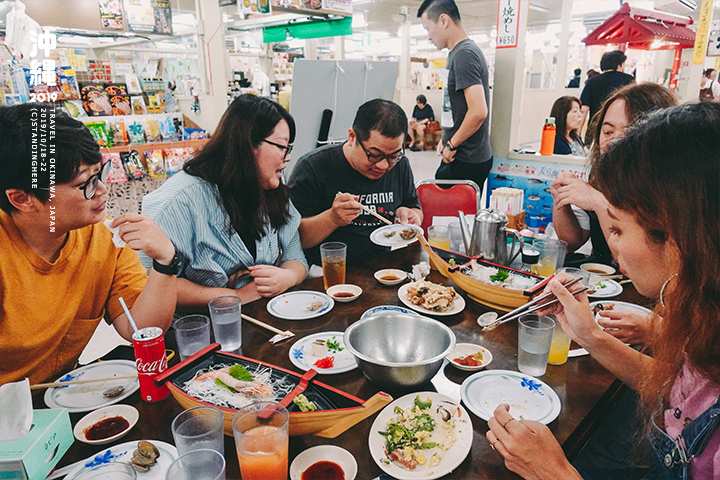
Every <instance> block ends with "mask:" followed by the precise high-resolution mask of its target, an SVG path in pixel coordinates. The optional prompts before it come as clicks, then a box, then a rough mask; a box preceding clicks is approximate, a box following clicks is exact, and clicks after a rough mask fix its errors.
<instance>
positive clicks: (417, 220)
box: [395, 207, 422, 226]
mask: <svg viewBox="0 0 720 480" xmlns="http://www.w3.org/2000/svg"><path fill="white" fill-rule="evenodd" d="M395 223H401V224H403V225H406V224H408V223H409V224H411V225H418V226H419V225H421V224H422V217H420V215H419V214H418V212H417V211H416V210H415V209H412V208H408V207H400V208H398V209H397V210H396V211H395Z"/></svg>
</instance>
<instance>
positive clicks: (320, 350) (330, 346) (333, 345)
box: [310, 335, 345, 357]
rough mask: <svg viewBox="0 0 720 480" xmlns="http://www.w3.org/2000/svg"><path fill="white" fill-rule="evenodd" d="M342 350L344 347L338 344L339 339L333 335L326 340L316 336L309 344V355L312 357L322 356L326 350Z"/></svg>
mask: <svg viewBox="0 0 720 480" xmlns="http://www.w3.org/2000/svg"><path fill="white" fill-rule="evenodd" d="M343 350H345V347H343V346H341V345H340V341H339V340H336V338H335V335H333V336H332V337H331V338H328V339H326V340H323V339H322V338H318V339H316V340H315V341H314V342H313V343H311V344H310V355H312V356H313V357H322V356H324V355H326V354H327V353H328V352H330V353H335V352H342V351H343Z"/></svg>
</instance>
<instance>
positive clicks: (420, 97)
mask: <svg viewBox="0 0 720 480" xmlns="http://www.w3.org/2000/svg"><path fill="white" fill-rule="evenodd" d="M415 101H416V102H420V103H422V104H423V105H425V104H426V103H427V98H426V97H425V95H423V94H422V93H421V94H420V95H418V96H417V97H416V98H415Z"/></svg>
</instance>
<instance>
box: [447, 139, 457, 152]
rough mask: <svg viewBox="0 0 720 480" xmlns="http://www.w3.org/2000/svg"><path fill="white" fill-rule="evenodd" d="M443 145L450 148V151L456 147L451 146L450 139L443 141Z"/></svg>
mask: <svg viewBox="0 0 720 480" xmlns="http://www.w3.org/2000/svg"><path fill="white" fill-rule="evenodd" d="M445 146H446V147H447V148H448V150H450V151H451V152H454V151H455V150H457V147H455V146H453V144H452V142H450V140H448V141H447V142H445Z"/></svg>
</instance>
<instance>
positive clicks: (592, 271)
mask: <svg viewBox="0 0 720 480" xmlns="http://www.w3.org/2000/svg"><path fill="white" fill-rule="evenodd" d="M585 271H586V272H590V273H599V274H600V275H607V274H608V272H606V271H605V270H600V269H599V268H586V269H585Z"/></svg>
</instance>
